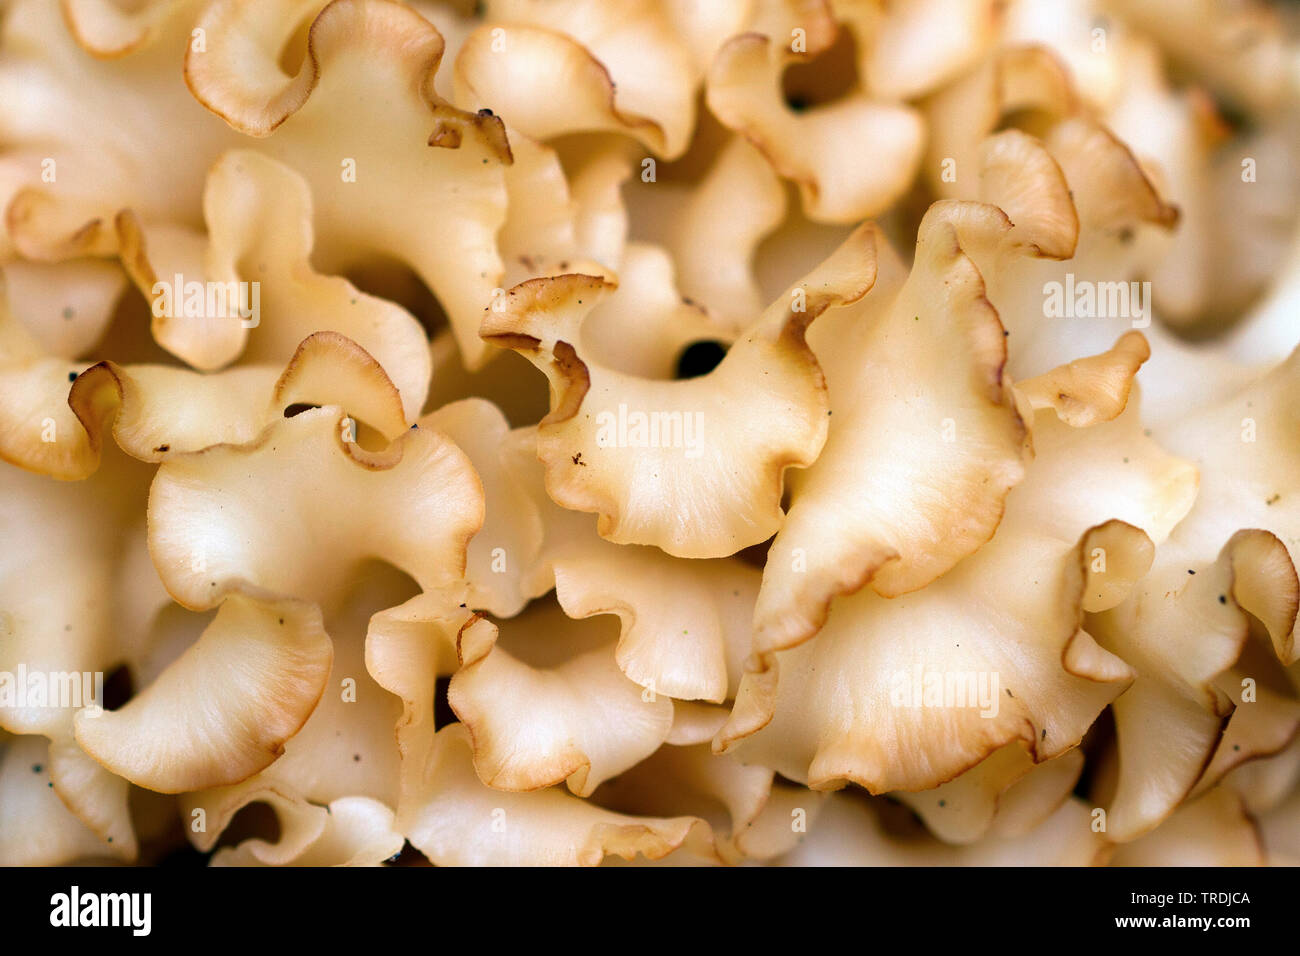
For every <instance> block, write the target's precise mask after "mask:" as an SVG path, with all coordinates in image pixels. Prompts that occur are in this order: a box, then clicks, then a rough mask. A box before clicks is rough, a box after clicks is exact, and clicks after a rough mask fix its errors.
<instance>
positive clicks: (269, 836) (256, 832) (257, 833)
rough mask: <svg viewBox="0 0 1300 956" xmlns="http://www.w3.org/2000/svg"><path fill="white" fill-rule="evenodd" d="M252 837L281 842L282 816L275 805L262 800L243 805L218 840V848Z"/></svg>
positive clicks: (233, 844)
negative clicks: (276, 810)
mask: <svg viewBox="0 0 1300 956" xmlns="http://www.w3.org/2000/svg"><path fill="white" fill-rule="evenodd" d="M250 839H260V840H265V841H266V842H267V843H279V842H280V817H279V816H278V815H277V814H276V812H275V808H274V807H272V806H271V805H270V804H269V803H266V802H264V801H262V800H257V801H254V802H253V803H250V804H248V805H246V806H244V807H241V808H240V809H239V812H237V813H236V814H235V815H234V816H233V817H231V818H230V824H229V825H228V826H227V827H226V829H225V830H224V831H222V834H221V837H220V838H219V839H218V840H217V848H218V849H219V848H221V847H227V846H238V845H239V844H240V843H242V842H243V841H245V840H250Z"/></svg>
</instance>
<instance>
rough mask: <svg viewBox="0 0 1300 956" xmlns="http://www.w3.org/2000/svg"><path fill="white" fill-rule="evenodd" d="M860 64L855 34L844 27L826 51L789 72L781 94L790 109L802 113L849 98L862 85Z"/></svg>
mask: <svg viewBox="0 0 1300 956" xmlns="http://www.w3.org/2000/svg"><path fill="white" fill-rule="evenodd" d="M787 42H789V41H788V40H787ZM857 62H858V52H857V44H856V43H855V42H854V40H853V34H852V33H851V32H849V31H848V30H846V29H844V28H842V27H841V28H840V29H839V30H838V31H837V32H836V34H835V39H834V41H832V43H831V45H830V46H828V47H826V49H824V50H822V51H821V52H820V53H817V54H814V55H813V56H811V57H809V58H807V59H803V60H798V61H796V62H794V63H791V64H790V65H789V66H788V67H786V68H785V72H784V73H782V74H781V93H782V95H783V96H784V98H785V103H786V106H788V107H790V109H792V110H794V111H795V112H796V113H802V112H803V111H804V110H808V109H812V108H813V107H815V106H824V105H826V104H827V103H834V102H835V101H836V100H840V99H843V98H844V97H846V96H848V95H849V94H850V93H852V92H853V91H854V89H856V88H857V85H858V67H857Z"/></svg>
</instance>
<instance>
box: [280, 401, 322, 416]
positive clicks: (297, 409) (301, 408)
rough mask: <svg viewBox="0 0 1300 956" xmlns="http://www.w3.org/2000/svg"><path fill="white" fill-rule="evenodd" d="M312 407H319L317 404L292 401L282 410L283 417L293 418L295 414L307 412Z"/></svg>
mask: <svg viewBox="0 0 1300 956" xmlns="http://www.w3.org/2000/svg"><path fill="white" fill-rule="evenodd" d="M313 408H320V406H319V405H308V404H306V403H304V402H294V403H293V404H292V405H290V406H289V407H288V408H286V409H285V410H284V417H285V418H293V416H295V415H301V414H302V413H303V412H309V411H311V410H312V409H313Z"/></svg>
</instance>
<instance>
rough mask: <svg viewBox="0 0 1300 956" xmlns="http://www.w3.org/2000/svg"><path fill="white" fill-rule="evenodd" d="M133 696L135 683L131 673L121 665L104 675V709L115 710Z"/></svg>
mask: <svg viewBox="0 0 1300 956" xmlns="http://www.w3.org/2000/svg"><path fill="white" fill-rule="evenodd" d="M134 696H135V681H133V680H131V671H130V670H128V669H127V666H126V665H125V664H123V665H122V666H121V667H119V668H117V669H116V670H112V671H109V672H108V673H107V674H105V675H104V709H105V710H117V709H118V708H119V707H122V706H124V705H125V704H126V702H127V701H128V700H130V699H131V698H132V697H134Z"/></svg>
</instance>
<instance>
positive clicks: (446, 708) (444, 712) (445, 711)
mask: <svg viewBox="0 0 1300 956" xmlns="http://www.w3.org/2000/svg"><path fill="white" fill-rule="evenodd" d="M450 685H451V678H450V677H439V678H438V679H437V680H436V681H434V684H433V727H434V729H435V730H442V728H444V727H446V726H447V725H448V724H454V723H456V721H457V720H459V719H460V718H458V717H457V716H456V712H455V711H454V710H452V709H451V704H450V703H449V702H448V700H447V688H448V687H449V686H450Z"/></svg>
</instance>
